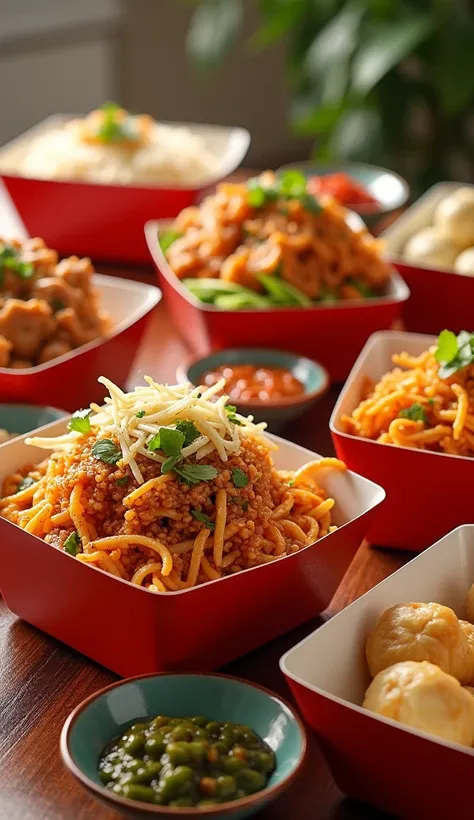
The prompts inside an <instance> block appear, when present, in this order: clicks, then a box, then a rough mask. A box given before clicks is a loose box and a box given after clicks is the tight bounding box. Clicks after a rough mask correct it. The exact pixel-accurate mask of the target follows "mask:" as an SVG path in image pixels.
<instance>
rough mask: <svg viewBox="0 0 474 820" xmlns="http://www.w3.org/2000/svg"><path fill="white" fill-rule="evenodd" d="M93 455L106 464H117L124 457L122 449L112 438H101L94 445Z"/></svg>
mask: <svg viewBox="0 0 474 820" xmlns="http://www.w3.org/2000/svg"><path fill="white" fill-rule="evenodd" d="M92 455H93V456H95V458H97V459H99V461H103V462H104V463H105V464H116V463H117V461H120V459H121V458H122V451H121V449H120V447H118V446H117V445H116V444H115V442H114V441H112V439H110V438H100V439H99V440H98V441H95V442H94V444H93V445H92Z"/></svg>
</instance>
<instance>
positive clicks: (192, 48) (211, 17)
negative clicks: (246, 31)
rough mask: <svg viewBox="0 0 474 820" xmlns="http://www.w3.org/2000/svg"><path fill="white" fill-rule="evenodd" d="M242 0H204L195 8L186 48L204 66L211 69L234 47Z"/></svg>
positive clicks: (238, 27) (240, 24)
mask: <svg viewBox="0 0 474 820" xmlns="http://www.w3.org/2000/svg"><path fill="white" fill-rule="evenodd" d="M242 21H243V9H242V0H204V2H201V3H200V5H199V6H198V7H197V8H196V10H195V11H194V13H193V16H192V19H191V25H190V28H189V31H188V37H187V44H186V45H187V50H188V52H189V54H190V56H191V57H192V59H193V60H194V61H195V62H196V63H197V64H198V65H199V66H200V67H201V68H203V69H210V68H214V67H215V66H216V65H217V64H218V63H219V62H220V61H221V60H222V58H223V57H224V56H225V55H226V53H227V52H228V51H229V49H230V48H231V47H232V46H233V44H234V42H235V40H236V38H237V35H238V34H239V31H240V29H241V26H242Z"/></svg>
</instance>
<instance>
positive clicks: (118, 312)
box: [0, 273, 161, 411]
mask: <svg viewBox="0 0 474 820" xmlns="http://www.w3.org/2000/svg"><path fill="white" fill-rule="evenodd" d="M93 282H94V285H95V287H96V288H97V290H98V292H99V294H100V301H101V306H102V308H103V310H104V311H105V312H106V313H108V315H109V316H110V318H111V320H112V329H111V332H110V333H109V335H108V336H105V337H103V338H101V339H96V340H95V341H93V342H89V343H88V344H86V345H82V346H81V347H78V348H77V349H76V350H73V351H71V353H66V354H65V355H64V356H58V358H57V359H52V360H51V361H50V362H46V363H45V364H41V365H38V366H37V367H27V368H24V369H22V370H14V369H12V368H8V367H0V400H1V401H2V402H25V403H26V404H40V405H41V404H45V402H46V403H47V404H49V405H52V406H53V407H62V408H63V409H64V410H69V411H74V410H77V409H78V408H79V407H87V406H88V404H89V403H90V402H91V401H97V402H100V401H101V400H102V399H103V397H104V395H105V392H106V391H105V388H104V387H103V386H102V385H101V384H98V383H97V379H98V377H99V376H103V375H104V374H105V373H107V375H108V377H109V378H110V379H112V381H114V382H115V384H119V385H121V386H125V382H126V381H127V378H128V374H129V372H130V370H131V368H132V365H133V362H134V359H135V356H136V354H137V349H138V347H139V345H140V341H141V338H142V336H143V332H144V330H145V328H146V323H147V320H148V315H149V313H150V311H151V310H153V308H154V307H155V305H157V304H158V302H159V301H160V299H161V291H160V290H159V289H158V288H155V287H153V286H152V285H143V284H142V283H141V282H131V281H129V280H127V279H118V278H117V277H115V276H102V275H101V274H98V273H97V274H95V275H94V279H93Z"/></svg>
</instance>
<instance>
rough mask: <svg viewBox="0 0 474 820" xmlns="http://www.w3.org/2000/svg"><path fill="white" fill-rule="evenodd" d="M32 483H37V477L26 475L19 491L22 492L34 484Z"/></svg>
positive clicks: (19, 486)
mask: <svg viewBox="0 0 474 820" xmlns="http://www.w3.org/2000/svg"><path fill="white" fill-rule="evenodd" d="M32 484H36V479H34V478H31V476H30V475H27V476H25V478H22V479H21V481H20V483H19V485H18V488H17V493H21V491H22V490H27V489H28V487H31V486H32Z"/></svg>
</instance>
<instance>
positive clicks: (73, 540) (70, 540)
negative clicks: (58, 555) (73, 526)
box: [63, 530, 82, 557]
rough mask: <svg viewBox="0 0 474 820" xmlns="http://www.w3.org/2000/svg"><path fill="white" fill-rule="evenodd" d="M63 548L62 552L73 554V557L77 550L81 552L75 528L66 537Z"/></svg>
mask: <svg viewBox="0 0 474 820" xmlns="http://www.w3.org/2000/svg"><path fill="white" fill-rule="evenodd" d="M63 549H64V552H67V553H68V555H74V557H75V556H76V555H77V554H78V553H79V552H82V545H81V540H80V538H79V536H78V534H77V532H76V531H75V530H74V532H72V533H71V534H70V535H68V537H67V538H66V540H65V542H64V544H63Z"/></svg>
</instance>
